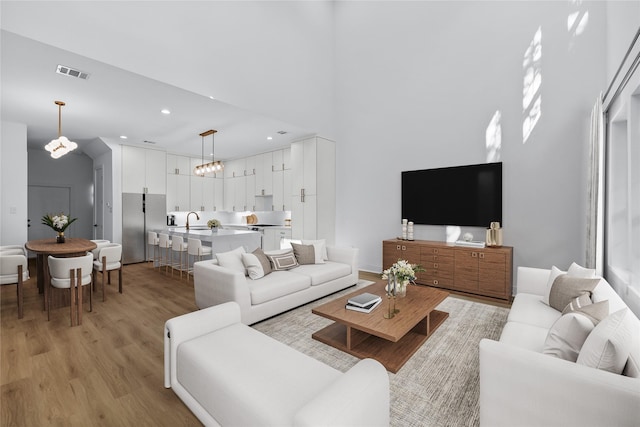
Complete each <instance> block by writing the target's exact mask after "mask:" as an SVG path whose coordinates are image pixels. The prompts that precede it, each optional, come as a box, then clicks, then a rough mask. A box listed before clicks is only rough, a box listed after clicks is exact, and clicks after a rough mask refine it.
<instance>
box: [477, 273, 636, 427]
mask: <svg viewBox="0 0 640 427" xmlns="http://www.w3.org/2000/svg"><path fill="white" fill-rule="evenodd" d="M572 267H573V266H572ZM570 270H571V269H570ZM550 275H551V270H545V269H537V268H527V267H519V268H518V277H517V286H518V287H517V295H516V296H515V299H514V301H513V305H512V307H511V311H510V313H509V316H508V320H507V323H506V325H505V327H504V329H503V331H502V335H501V337H500V340H499V341H493V340H488V339H484V340H482V341H481V342H480V424H481V426H488V427H499V426H536V427H537V426H545V427H548V426H563V427H566V426H581V427H584V426H618V427H620V426H638V425H640V321H639V320H638V318H637V317H636V316H635V315H633V313H631V310H630V309H628V308H627V307H626V305H625V303H624V302H623V301H622V299H621V298H620V297H619V296H618V295H617V294H616V292H615V291H614V290H613V289H612V288H611V286H610V285H609V284H608V283H607V282H606V280H604V279H600V280H599V282H596V283H597V286H596V287H595V289H593V291H592V293H591V296H590V297H591V298H590V299H591V302H594V303H595V302H600V301H605V300H606V301H608V314H607V313H605V316H607V317H606V318H605V319H604V320H601V321H600V322H599V323H597V322H596V323H597V324H596V326H595V327H594V326H593V323H591V324H589V326H590V327H591V328H593V329H592V330H591V331H589V330H588V329H587V330H586V331H585V333H584V335H583V337H585V336H586V340H585V341H582V338H580V339H578V340H577V341H575V340H574V341H572V339H571V338H570V339H569V340H568V341H569V342H573V344H574V346H575V347H576V350H577V351H579V353H577V360H576V361H569V360H564V359H563V358H559V357H556V356H554V355H551V354H549V352H550V348H549V343H550V341H549V340H548V338H547V337H548V335H553V334H556V333H558V334H559V335H562V333H560V332H559V325H561V322H560V320H559V319H560V318H561V316H562V313H561V312H560V311H558V310H556V309H555V308H552V307H550V306H549V305H547V304H545V303H544V302H543V300H544V299H545V295H549V291H548V289H549V287H548V286H549V285H548V283H550V282H552V281H553V277H551V278H550ZM588 304H590V302H589V303H588ZM605 304H606V303H605ZM605 307H606V306H605ZM624 309H627V311H626V312H624V313H622V312H621V310H624ZM605 310H606V309H605ZM565 311H566V310H565ZM566 316H567V317H565V316H562V317H565V319H563V323H565V324H566V320H568V319H569V317H568V316H573V317H574V318H578V319H580V315H576V314H574V315H566ZM585 319H586V318H585ZM612 319H623V320H622V321H620V322H619V323H616V324H614V322H613V320H612ZM583 320H584V319H583ZM605 322H607V323H606V326H611V325H615V326H616V328H617V329H615V332H613V333H611V335H612V336H610V337H606V336H605V337H604V338H605V339H604V340H600V341H598V339H599V338H598V335H599V334H596V333H594V332H595V331H596V329H598V326H601V327H600V328H599V329H598V331H599V333H601V332H602V331H603V330H604V331H607V329H606V328H604V326H605ZM612 329H613V328H612ZM550 330H553V331H554V332H553V334H549V331H550ZM614 335H615V336H614ZM621 337H626V338H624V339H623V340H620V338H621ZM557 338H558V337H557V336H555V335H554V337H552V338H550V339H557ZM561 338H562V339H564V338H566V337H561ZM601 338H603V337H602V336H600V339H601ZM617 340H618V341H617ZM589 341H590V342H589ZM587 342H589V345H587ZM551 343H553V341H551ZM587 347H588V350H587ZM594 348H599V349H602V350H603V351H602V353H600V358H599V359H597V364H598V366H600V368H596V367H592V366H593V365H590V364H589V360H593V359H589V358H588V356H589V355H592V350H593V349H594ZM627 352H628V356H627V355H626V354H627ZM574 354H575V353H574ZM612 354H613V355H614V356H612ZM616 357H618V358H620V360H619V361H618V365H619V366H624V368H621V369H623V371H622V373H621V374H617V373H612V372H609V371H608V370H603V369H609V368H606V367H605V366H606V365H607V364H608V363H613V361H615V359H616ZM614 364H615V363H614Z"/></svg>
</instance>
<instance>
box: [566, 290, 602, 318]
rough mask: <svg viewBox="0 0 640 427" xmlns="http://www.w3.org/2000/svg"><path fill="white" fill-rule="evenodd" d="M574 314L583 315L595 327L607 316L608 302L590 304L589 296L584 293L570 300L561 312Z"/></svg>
mask: <svg viewBox="0 0 640 427" xmlns="http://www.w3.org/2000/svg"><path fill="white" fill-rule="evenodd" d="M574 312H575V313H582V314H584V315H585V316H587V317H588V318H589V320H591V321H592V322H593V324H594V325H597V324H598V323H600V321H601V320H602V319H604V318H605V317H607V316H608V315H609V301H600V302H596V303H594V304H592V303H591V298H589V294H588V293H586V292H585V293H584V294H582V295H580V296H579V297H577V298H574V299H573V300H571V302H570V303H569V304H567V306H566V307H565V308H564V310H562V314H567V313H574Z"/></svg>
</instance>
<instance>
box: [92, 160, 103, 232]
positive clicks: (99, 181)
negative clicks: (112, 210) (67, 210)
mask: <svg viewBox="0 0 640 427" xmlns="http://www.w3.org/2000/svg"><path fill="white" fill-rule="evenodd" d="M93 185H94V192H93V197H94V201H93V216H94V221H93V238H94V239H104V208H105V206H104V173H103V170H102V168H97V169H96V170H95V176H94V180H93Z"/></svg>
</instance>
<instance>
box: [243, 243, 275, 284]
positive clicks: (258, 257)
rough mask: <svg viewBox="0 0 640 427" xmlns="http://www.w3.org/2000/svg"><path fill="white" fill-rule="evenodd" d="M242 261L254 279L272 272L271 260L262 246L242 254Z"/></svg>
mask: <svg viewBox="0 0 640 427" xmlns="http://www.w3.org/2000/svg"><path fill="white" fill-rule="evenodd" d="M242 263H243V264H244V266H245V268H246V269H247V273H248V274H249V277H250V278H251V279H252V280H257V279H260V278H262V277H264V276H266V275H267V274H269V273H271V262H270V261H269V258H267V256H266V255H265V254H264V252H262V249H260V248H257V249H256V250H255V251H253V252H251V253H250V254H246V253H245V254H242Z"/></svg>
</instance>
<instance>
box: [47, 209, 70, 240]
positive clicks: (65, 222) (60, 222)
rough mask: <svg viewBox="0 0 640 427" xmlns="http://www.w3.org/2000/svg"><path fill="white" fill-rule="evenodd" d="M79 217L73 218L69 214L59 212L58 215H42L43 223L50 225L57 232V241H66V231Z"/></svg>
mask: <svg viewBox="0 0 640 427" xmlns="http://www.w3.org/2000/svg"><path fill="white" fill-rule="evenodd" d="M77 219H78V218H71V216H69V215H65V214H63V213H59V214H58V215H51V214H46V215H44V216H43V217H42V224H44V225H46V226H47V227H50V228H51V229H52V230H53V231H55V232H56V233H57V235H56V242H57V243H64V242H65V237H64V231H65V230H66V229H67V227H69V226H70V225H71V224H72V223H73V222H74V221H75V220H77Z"/></svg>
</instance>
